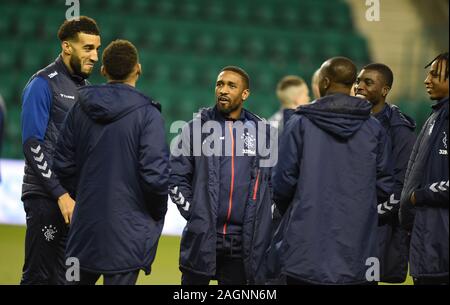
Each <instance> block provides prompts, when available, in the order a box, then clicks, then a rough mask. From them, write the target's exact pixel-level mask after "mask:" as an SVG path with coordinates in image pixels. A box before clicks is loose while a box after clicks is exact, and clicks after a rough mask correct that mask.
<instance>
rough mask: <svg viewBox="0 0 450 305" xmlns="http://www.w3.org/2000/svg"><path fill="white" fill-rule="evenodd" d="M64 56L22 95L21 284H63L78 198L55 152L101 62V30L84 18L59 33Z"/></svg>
mask: <svg viewBox="0 0 450 305" xmlns="http://www.w3.org/2000/svg"><path fill="white" fill-rule="evenodd" d="M58 38H59V39H60V41H61V49H62V51H61V54H60V55H59V56H58V58H57V59H56V60H55V61H54V62H53V63H51V64H50V65H48V66H47V67H45V68H44V69H42V70H40V71H38V72H37V73H36V74H34V75H33V76H32V77H31V79H30V80H29V82H28V83H27V85H26V87H25V89H24V92H23V96H22V144H23V151H24V155H25V159H26V160H25V174H24V178H23V185H22V201H23V202H24V208H25V212H26V215H27V216H26V217H27V232H26V236H25V264H24V266H23V275H22V280H21V284H53V285H55V284H63V283H64V282H65V262H64V250H65V244H66V235H67V230H68V226H67V225H68V224H69V223H70V221H71V218H72V213H73V209H74V206H75V202H74V200H73V199H72V198H71V196H70V195H69V193H68V192H67V190H65V189H64V188H63V187H62V186H61V184H60V182H59V180H58V178H57V177H56V176H55V175H54V173H53V170H52V165H53V153H54V151H55V148H56V143H57V139H58V136H59V133H60V130H61V128H62V124H63V121H64V119H65V117H66V113H67V111H68V110H69V109H70V108H71V107H72V106H73V105H74V104H75V103H76V101H77V100H78V93H77V89H78V88H79V87H81V86H84V85H86V84H87V81H86V78H87V77H88V76H89V75H90V74H91V72H92V70H93V67H94V64H95V63H96V62H97V61H98V49H99V48H100V32H99V29H98V27H97V24H96V22H95V21H94V20H93V19H91V18H89V17H85V16H81V17H80V18H79V20H70V21H68V20H66V21H65V22H64V23H63V24H62V25H61V27H60V28H59V31H58Z"/></svg>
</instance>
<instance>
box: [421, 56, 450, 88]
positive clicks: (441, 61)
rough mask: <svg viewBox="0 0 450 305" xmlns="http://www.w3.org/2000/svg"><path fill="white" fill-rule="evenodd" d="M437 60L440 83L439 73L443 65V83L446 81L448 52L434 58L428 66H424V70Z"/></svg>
mask: <svg viewBox="0 0 450 305" xmlns="http://www.w3.org/2000/svg"><path fill="white" fill-rule="evenodd" d="M436 60H437V72H438V74H439V81H441V72H442V69H443V66H442V65H443V64H444V63H445V78H444V81H446V80H447V79H448V52H445V53H441V54H439V55H438V56H436V58H434V59H433V60H432V61H431V62H430V63H429V64H428V65H426V66H425V69H426V68H428V67H429V66H431V65H432V64H433V62H435V61H436Z"/></svg>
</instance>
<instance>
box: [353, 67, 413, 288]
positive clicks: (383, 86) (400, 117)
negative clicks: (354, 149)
mask: <svg viewBox="0 0 450 305" xmlns="http://www.w3.org/2000/svg"><path fill="white" fill-rule="evenodd" d="M393 81H394V75H393V73H392V71H391V69H390V68H389V67H388V66H386V65H384V64H380V63H373V64H369V65H367V66H365V67H364V68H363V69H362V70H361V72H360V73H359V75H358V77H357V78H356V82H355V86H354V88H355V93H356V96H357V97H361V98H363V99H366V100H368V101H369V102H370V103H371V104H372V115H373V116H374V117H375V118H377V119H378V121H380V123H381V125H383V127H384V129H385V130H386V133H387V135H388V137H389V138H390V142H391V162H392V164H393V169H394V172H393V174H394V180H395V184H394V189H393V192H392V194H391V196H390V197H389V199H388V200H387V201H385V202H384V203H380V204H378V216H379V226H378V240H379V245H380V249H379V250H380V253H379V259H380V281H381V282H389V283H403V282H404V281H405V279H406V275H407V273H408V252H409V237H408V232H407V231H406V230H404V229H403V228H401V227H400V225H399V221H398V209H399V202H400V196H401V193H402V189H403V181H404V178H405V173H406V167H407V166H408V160H409V156H410V154H411V151H412V148H413V146H414V142H415V140H416V135H415V133H414V129H415V126H416V124H415V122H414V120H413V119H412V118H410V117H409V116H407V115H406V114H404V113H402V112H401V111H400V109H399V108H398V107H396V106H394V105H390V104H388V103H386V97H387V95H388V93H389V91H390V90H391V88H392V83H393Z"/></svg>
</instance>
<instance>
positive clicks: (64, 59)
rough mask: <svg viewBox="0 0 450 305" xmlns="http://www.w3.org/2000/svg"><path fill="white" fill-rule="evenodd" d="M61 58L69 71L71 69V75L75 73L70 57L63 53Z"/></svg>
mask: <svg viewBox="0 0 450 305" xmlns="http://www.w3.org/2000/svg"><path fill="white" fill-rule="evenodd" d="M61 58H62V61H63V63H64V66H66V69H67V71H69V73H70V75H74V72H73V69H72V67H71V66H70V58H69V56H64V54H62V53H61Z"/></svg>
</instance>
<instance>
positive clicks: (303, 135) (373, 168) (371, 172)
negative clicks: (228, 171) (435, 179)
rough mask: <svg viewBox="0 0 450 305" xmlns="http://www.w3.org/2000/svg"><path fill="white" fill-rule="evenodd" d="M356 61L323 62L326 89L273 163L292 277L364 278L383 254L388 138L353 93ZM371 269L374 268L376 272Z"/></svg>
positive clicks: (319, 280) (294, 120)
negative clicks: (380, 229) (381, 210)
mask: <svg viewBox="0 0 450 305" xmlns="http://www.w3.org/2000/svg"><path fill="white" fill-rule="evenodd" d="M355 79H356V67H355V65H354V64H353V62H352V61H350V60H349V59H347V58H345V57H334V58H331V59H329V60H327V61H325V62H324V63H323V65H322V66H321V68H320V73H319V89H320V95H321V96H322V97H321V98H319V99H318V100H316V101H315V102H314V103H312V104H310V105H305V106H301V107H299V108H298V109H297V110H296V112H295V113H294V114H293V115H292V117H291V118H290V119H289V121H288V122H287V125H286V127H285V132H284V134H283V135H282V139H281V146H280V147H281V148H280V153H279V162H278V164H277V165H276V167H275V168H274V175H273V189H274V201H275V203H276V204H277V206H278V208H279V209H280V211H281V212H282V213H284V217H283V218H284V219H283V223H284V233H283V239H282V242H281V243H280V244H281V247H280V249H279V253H280V255H281V258H280V262H281V272H282V273H283V274H285V275H286V278H287V283H288V284H366V283H368V280H371V278H370V279H369V278H368V277H367V274H368V273H369V274H372V273H371V271H369V270H368V269H369V267H370V266H371V262H372V261H373V259H374V258H376V257H377V256H378V249H377V248H378V242H377V230H376V229H377V225H378V215H377V204H378V203H379V202H382V201H385V200H386V199H387V198H388V197H389V195H390V194H391V193H392V186H393V179H392V174H391V169H390V164H389V150H390V145H389V142H388V141H386V134H385V132H384V129H383V127H382V126H381V124H380V123H379V122H378V121H377V120H376V119H375V118H373V117H371V115H370V111H371V108H372V105H371V104H370V103H369V102H368V101H366V100H362V99H360V98H356V97H351V96H349V93H350V89H351V87H352V85H353V83H354V82H355ZM372 275H373V274H372Z"/></svg>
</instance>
